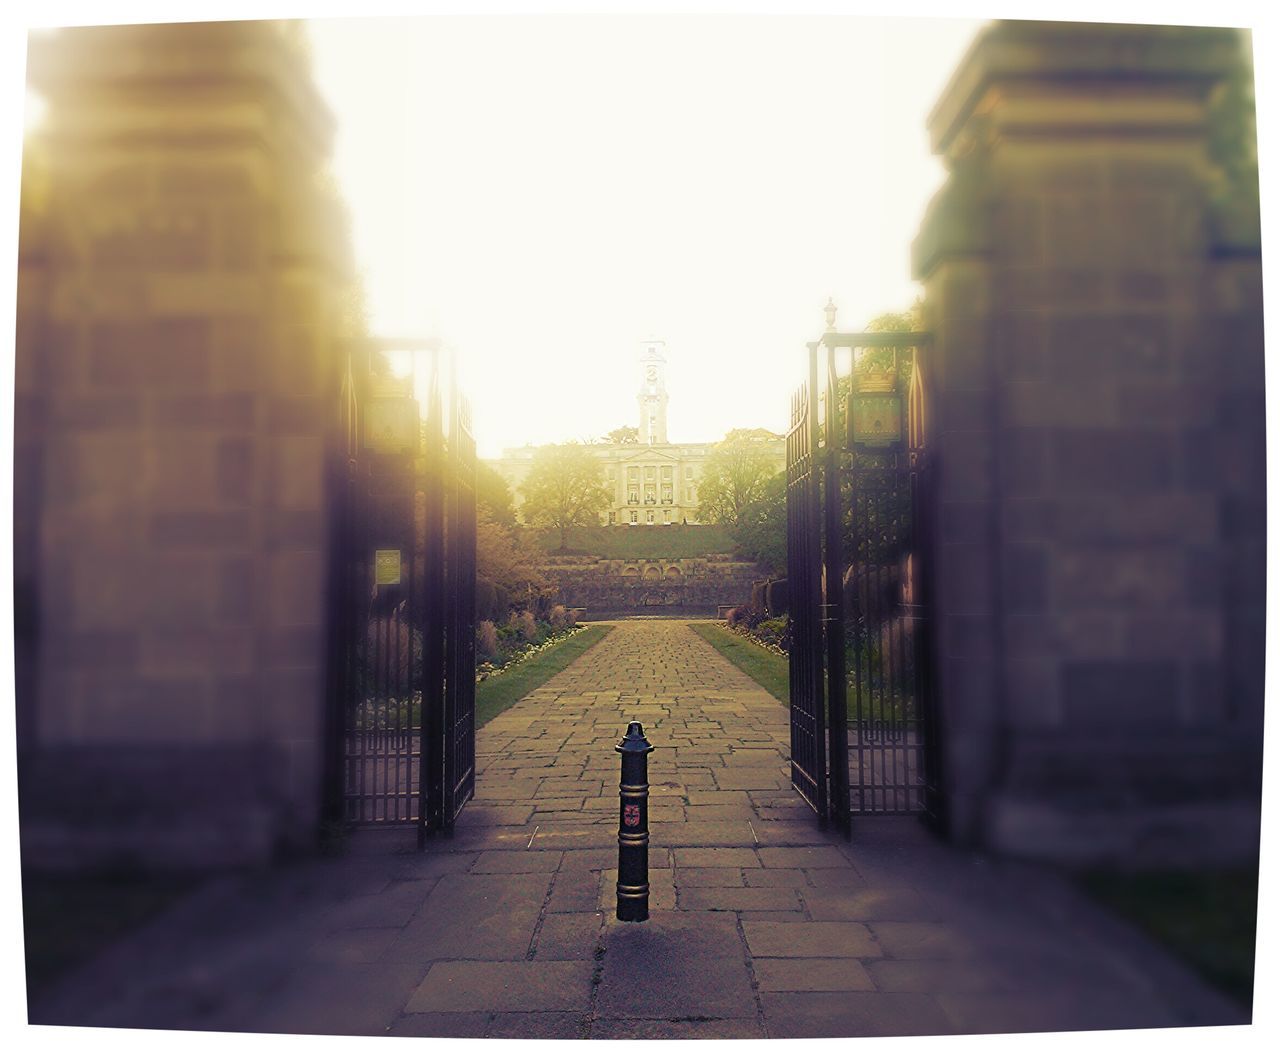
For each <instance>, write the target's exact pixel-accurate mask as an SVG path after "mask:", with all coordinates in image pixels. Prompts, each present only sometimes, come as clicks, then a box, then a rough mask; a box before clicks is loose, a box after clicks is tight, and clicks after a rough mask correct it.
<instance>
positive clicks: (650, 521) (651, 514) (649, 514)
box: [645, 512, 653, 524]
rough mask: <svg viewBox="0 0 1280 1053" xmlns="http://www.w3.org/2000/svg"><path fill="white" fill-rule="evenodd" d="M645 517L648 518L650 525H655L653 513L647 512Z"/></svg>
mask: <svg viewBox="0 0 1280 1053" xmlns="http://www.w3.org/2000/svg"><path fill="white" fill-rule="evenodd" d="M645 516H646V518H647V519H648V521H649V523H650V524H652V523H653V513H652V512H646V513H645Z"/></svg>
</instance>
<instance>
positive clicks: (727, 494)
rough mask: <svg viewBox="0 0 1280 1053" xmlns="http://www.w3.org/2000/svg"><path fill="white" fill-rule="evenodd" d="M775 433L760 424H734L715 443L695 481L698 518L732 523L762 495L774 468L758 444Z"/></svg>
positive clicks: (728, 524) (772, 436) (709, 521)
mask: <svg viewBox="0 0 1280 1053" xmlns="http://www.w3.org/2000/svg"><path fill="white" fill-rule="evenodd" d="M778 437H779V436H777V435H774V433H773V432H771V431H766V430H765V429H763V428H737V429H735V430H733V431H731V432H729V433H728V434H727V435H726V436H725V437H724V439H723V440H721V441H720V442H718V443H716V445H715V447H714V448H713V449H712V451H711V453H710V454H709V455H708V456H707V463H706V465H705V467H704V468H703V469H702V479H701V480H700V481H699V483H698V515H699V517H700V518H701V519H703V520H705V521H706V522H708V523H723V524H725V525H727V526H734V525H735V524H736V523H737V522H738V521H739V519H740V518H741V516H742V512H743V510H744V509H745V508H746V507H747V506H748V505H749V504H751V503H752V502H753V501H758V500H759V499H760V498H761V497H763V496H764V492H765V489H764V488H765V483H766V482H767V481H768V480H769V479H770V477H772V476H773V475H774V473H775V470H776V469H775V467H774V461H773V458H772V457H771V456H770V455H769V453H768V451H767V450H765V449H764V448H762V445H761V444H762V442H763V440H766V439H776V438H778Z"/></svg>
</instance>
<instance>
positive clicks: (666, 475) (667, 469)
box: [662, 464, 671, 483]
mask: <svg viewBox="0 0 1280 1053" xmlns="http://www.w3.org/2000/svg"><path fill="white" fill-rule="evenodd" d="M662 481H663V482H664V483H669V482H670V481H671V465H669V464H664V465H663V466H662Z"/></svg>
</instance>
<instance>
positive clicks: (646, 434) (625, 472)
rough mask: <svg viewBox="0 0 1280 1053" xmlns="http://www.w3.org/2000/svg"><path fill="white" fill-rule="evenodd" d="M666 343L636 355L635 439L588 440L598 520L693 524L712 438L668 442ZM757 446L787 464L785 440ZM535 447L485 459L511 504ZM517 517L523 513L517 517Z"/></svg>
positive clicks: (519, 499) (519, 497)
mask: <svg viewBox="0 0 1280 1053" xmlns="http://www.w3.org/2000/svg"><path fill="white" fill-rule="evenodd" d="M664 352H665V345H664V344H663V342H662V341H661V340H650V341H647V342H646V343H645V344H644V350H643V352H642V353H641V356H640V390H639V393H638V394H637V396H636V401H637V403H638V408H639V428H638V429H637V432H638V435H639V440H638V441H637V442H634V443H592V444H591V445H589V446H586V447H584V449H586V450H589V451H590V452H591V453H592V454H594V455H595V456H596V457H597V458H598V459H599V461H600V468H601V475H602V480H601V481H602V482H603V483H604V485H605V487H606V488H607V489H608V490H609V493H610V495H611V504H610V507H609V509H608V511H606V512H604V513H603V514H602V515H601V517H600V522H601V524H602V525H615V526H671V525H673V524H696V523H700V522H702V520H701V519H700V518H699V517H698V486H699V484H700V482H701V479H702V473H703V469H704V468H705V466H706V461H707V457H708V456H709V455H710V454H711V451H712V450H713V449H714V448H715V443H706V442H703V443H673V442H668V441H667V401H668V394H667V383H666V364H667V360H666V357H665V353H664ZM760 445H761V449H763V450H765V451H766V452H768V453H769V454H770V456H771V457H773V459H774V461H775V462H776V468H777V470H778V471H782V470H783V469H784V468H785V467H786V440H785V439H783V438H782V437H780V436H779V437H778V438H776V439H761V440H760ZM538 449H539V447H536V446H521V447H517V448H515V449H507V450H503V451H502V456H501V457H500V458H498V459H497V460H493V461H489V462H488V463H489V464H490V465H491V466H492V467H493V468H494V469H496V470H497V472H498V473H499V474H500V475H501V476H502V477H503V478H504V479H505V480H506V481H507V485H509V486H510V487H511V492H512V496H513V498H514V504H515V508H516V514H517V515H520V507H521V505H522V504H523V503H524V495H523V494H522V493H521V489H520V488H521V486H522V485H523V484H524V481H525V478H526V477H527V476H528V474H529V468H530V467H531V466H532V464H533V458H534V455H535V454H536V453H537V451H538ZM521 518H523V517H522V516H521Z"/></svg>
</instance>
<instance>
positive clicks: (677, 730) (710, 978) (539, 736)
mask: <svg viewBox="0 0 1280 1053" xmlns="http://www.w3.org/2000/svg"><path fill="white" fill-rule="evenodd" d="M637 718H639V719H643V720H644V721H645V730H646V733H647V734H648V736H649V738H650V741H651V742H653V743H654V745H655V747H656V749H655V752H654V753H653V754H652V755H651V766H650V778H651V782H652V784H653V790H652V792H653V797H652V802H653V807H652V814H653V821H652V823H651V843H650V864H651V871H650V882H651V885H652V889H653V892H652V895H651V900H650V909H651V912H652V916H651V918H650V920H649V921H648V922H645V923H641V924H624V923H620V922H618V921H616V920H615V919H614V905H615V889H614V886H615V883H616V870H615V868H616V866H617V842H616V824H617V808H618V799H617V784H618V758H617V755H616V753H614V751H613V744H614V743H615V742H616V741H617V739H618V737H619V736H620V735H621V733H622V732H623V731H624V730H625V727H626V724H627V721H628V720H630V719H637ZM788 741H789V729H788V719H787V713H786V710H785V709H784V708H783V707H782V706H780V705H779V704H778V703H777V701H776V700H775V699H773V697H772V696H770V695H769V694H768V693H767V692H764V691H762V690H761V689H760V688H759V687H758V686H757V685H756V684H754V683H753V682H752V681H750V680H749V679H747V678H746V677H745V676H744V675H743V674H742V673H741V672H739V671H738V670H737V669H736V668H734V667H733V666H731V665H730V664H729V663H728V662H726V661H725V660H724V659H723V658H722V657H721V656H720V655H719V654H718V653H717V652H716V651H715V650H714V649H713V648H711V647H710V645H708V644H707V643H706V642H705V641H703V640H701V639H700V638H699V637H698V636H697V635H696V634H695V633H694V632H693V631H692V630H691V629H690V628H689V627H688V625H687V624H684V623H680V622H676V621H659V620H652V621H635V622H628V623H620V624H618V625H617V626H616V628H615V630H614V631H613V632H612V633H610V634H609V635H608V636H607V637H605V639H604V640H603V641H602V642H601V643H600V644H598V645H597V646H596V647H594V648H592V649H591V650H590V651H588V652H587V653H586V654H585V655H583V656H582V657H581V658H579V659H578V660H577V661H576V662H574V663H573V664H572V665H571V666H569V667H568V668H567V669H565V670H563V671H562V672H560V673H559V674H557V675H556V676H555V677H553V678H552V679H551V680H550V681H548V682H547V683H546V684H545V685H543V687H541V688H539V689H538V690H537V691H535V692H533V693H532V694H531V695H530V696H528V697H527V698H525V699H524V700H522V701H521V702H519V703H517V704H516V705H515V706H513V707H512V708H511V709H509V710H507V711H506V712H504V713H502V714H500V715H499V716H498V717H496V718H495V719H494V720H492V721H491V722H490V723H489V724H488V725H486V726H485V727H484V728H482V729H481V730H480V731H479V732H478V734H477V769H478V772H479V775H478V782H477V795H476V800H475V801H473V802H471V803H470V804H468V805H467V806H466V808H464V810H463V812H462V815H461V817H460V819H459V823H458V826H457V829H456V830H455V831H454V833H453V834H452V835H451V836H448V837H437V838H431V839H429V840H428V843H427V845H426V849H425V851H423V852H422V853H419V852H418V851H417V849H416V836H415V834H414V832H413V831H412V830H411V829H407V828H399V829H396V828H391V829H385V830H383V829H380V830H367V831H362V832H360V833H359V834H357V835H356V836H355V837H354V838H353V839H352V840H351V841H350V843H349V846H348V854H347V855H346V856H345V857H343V858H340V859H316V860H312V861H309V862H304V863H299V864H295V865H292V866H289V867H286V868H282V869H279V870H277V871H274V872H271V873H267V874H257V875H241V876H237V877H235V878H228V879H220V880H219V881H216V882H212V883H210V885H209V886H207V887H206V888H205V889H202V890H200V891H198V892H197V893H196V894H195V895H193V896H192V897H190V899H189V900H187V901H184V902H181V903H179V904H176V905H175V906H174V908H173V909H172V910H170V911H168V912H166V914H164V915H163V916H162V917H161V918H158V919H156V921H155V922H154V923H152V924H151V925H148V926H147V927H146V928H144V929H143V930H141V931H140V932H139V933H137V934H135V935H134V936H133V937H131V938H130V939H129V940H127V941H125V942H124V943H122V944H121V945H119V946H117V947H115V948H111V949H109V950H108V951H107V952H104V954H103V955H102V956H101V957H100V958H99V959H98V960H97V961H95V962H93V963H90V964H89V965H88V966H86V967H85V968H84V969H82V970H80V971H79V972H78V973H77V974H75V975H74V976H72V977H69V978H68V979H67V981H66V982H65V983H64V984H62V985H61V986H60V987H59V988H58V989H57V990H56V991H54V992H51V993H50V995H49V996H48V997H47V998H45V999H42V1000H41V1002H40V1003H39V1004H38V1005H34V1006H33V1007H32V1009H31V1015H30V1018H31V1020H32V1022H37V1023H60V1024H82V1025H96V1026H115V1027H166V1028H173V1029H191V1030H203V1029H210V1030H215V1029H216V1030H226V1031H235V1030H270V1031H281V1032H297V1033H315V1034H318V1033H332V1034H368V1035H385V1034H391V1035H404V1036H435V1037H475V1038H479V1037H489V1038H502V1037H522V1038H541V1037H545V1038H764V1037H769V1038H783V1037H822V1036H832V1037H847V1036H861V1035H908V1034H949V1033H973V1032H983V1031H992V1032H997V1031H1009V1030H1044V1029H1050V1028H1053V1029H1058V1028H1061V1029H1078V1028H1085V1027H1107V1028H1110V1027H1138V1026H1142V1027H1150V1026H1176V1025H1179V1024H1191V1023H1196V1024H1222V1023H1240V1022H1245V1021H1247V1019H1248V1013H1247V1011H1245V1010H1243V1009H1241V1008H1239V1007H1237V1006H1235V1005H1233V1004H1232V1003H1230V1002H1228V1001H1226V999H1224V998H1222V997H1221V996H1219V995H1217V994H1215V993H1214V992H1212V991H1209V990H1207V989H1206V988H1205V987H1204V985H1203V984H1202V983H1201V982H1200V981H1199V980H1198V979H1196V978H1195V977H1193V976H1191V974H1190V973H1189V972H1188V971H1187V970H1186V969H1185V967H1183V966H1181V965H1180V964H1179V963H1178V962H1176V961H1174V960H1172V959H1171V958H1169V957H1168V956H1167V955H1165V954H1163V953H1162V952H1160V951H1159V950H1157V949H1155V948H1154V947H1153V946H1152V945H1151V944H1150V943H1149V942H1147V941H1146V940H1145V939H1144V938H1143V937H1141V935H1140V934H1138V933H1136V931H1135V930H1132V929H1130V928H1128V927H1126V926H1124V925H1123V924H1121V923H1118V922H1115V921H1114V920H1112V919H1110V918H1109V917H1107V916H1106V915H1104V914H1103V913H1102V912H1101V911H1100V910H1099V909H1098V908H1097V907H1096V906H1094V905H1092V904H1090V903H1088V902H1087V901H1085V900H1084V899H1083V898H1082V897H1081V896H1080V895H1079V894H1078V893H1076V892H1075V891H1074V890H1073V889H1072V888H1071V887H1070V886H1068V885H1067V884H1066V883H1065V882H1064V881H1063V880H1062V879H1061V878H1059V877H1057V876H1055V875H1052V874H1049V873H1048V872H1046V871H1042V870H1038V869H1035V868H1031V867H1027V866H1022V865H1019V864H1015V863H1010V862H1001V861H997V860H992V859H987V858H985V857H981V856H974V855H970V854H965V853H961V852H958V851H955V850H952V849H949V848H947V847H946V846H944V845H941V844H939V843H937V842H936V841H933V840H932V839H930V838H929V837H928V836H927V835H926V834H925V833H924V832H923V830H922V828H921V827H920V826H919V824H916V823H914V822H912V821H910V820H898V819H867V820H861V821H859V822H858V823H857V824H856V826H855V835H854V839H853V841H852V842H845V841H843V840H842V839H840V838H838V837H836V836H834V835H833V834H832V833H831V832H830V831H825V830H822V829H820V828H819V827H818V825H817V823H816V822H815V821H814V818H813V816H812V813H811V812H810V811H809V810H808V806H807V805H805V804H804V803H803V801H801V800H800V798H799V797H798V796H797V795H795V794H794V793H793V792H792V791H791V790H790V788H789V786H788V782H787V779H788V775H787V768H786V748H787V743H788Z"/></svg>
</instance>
